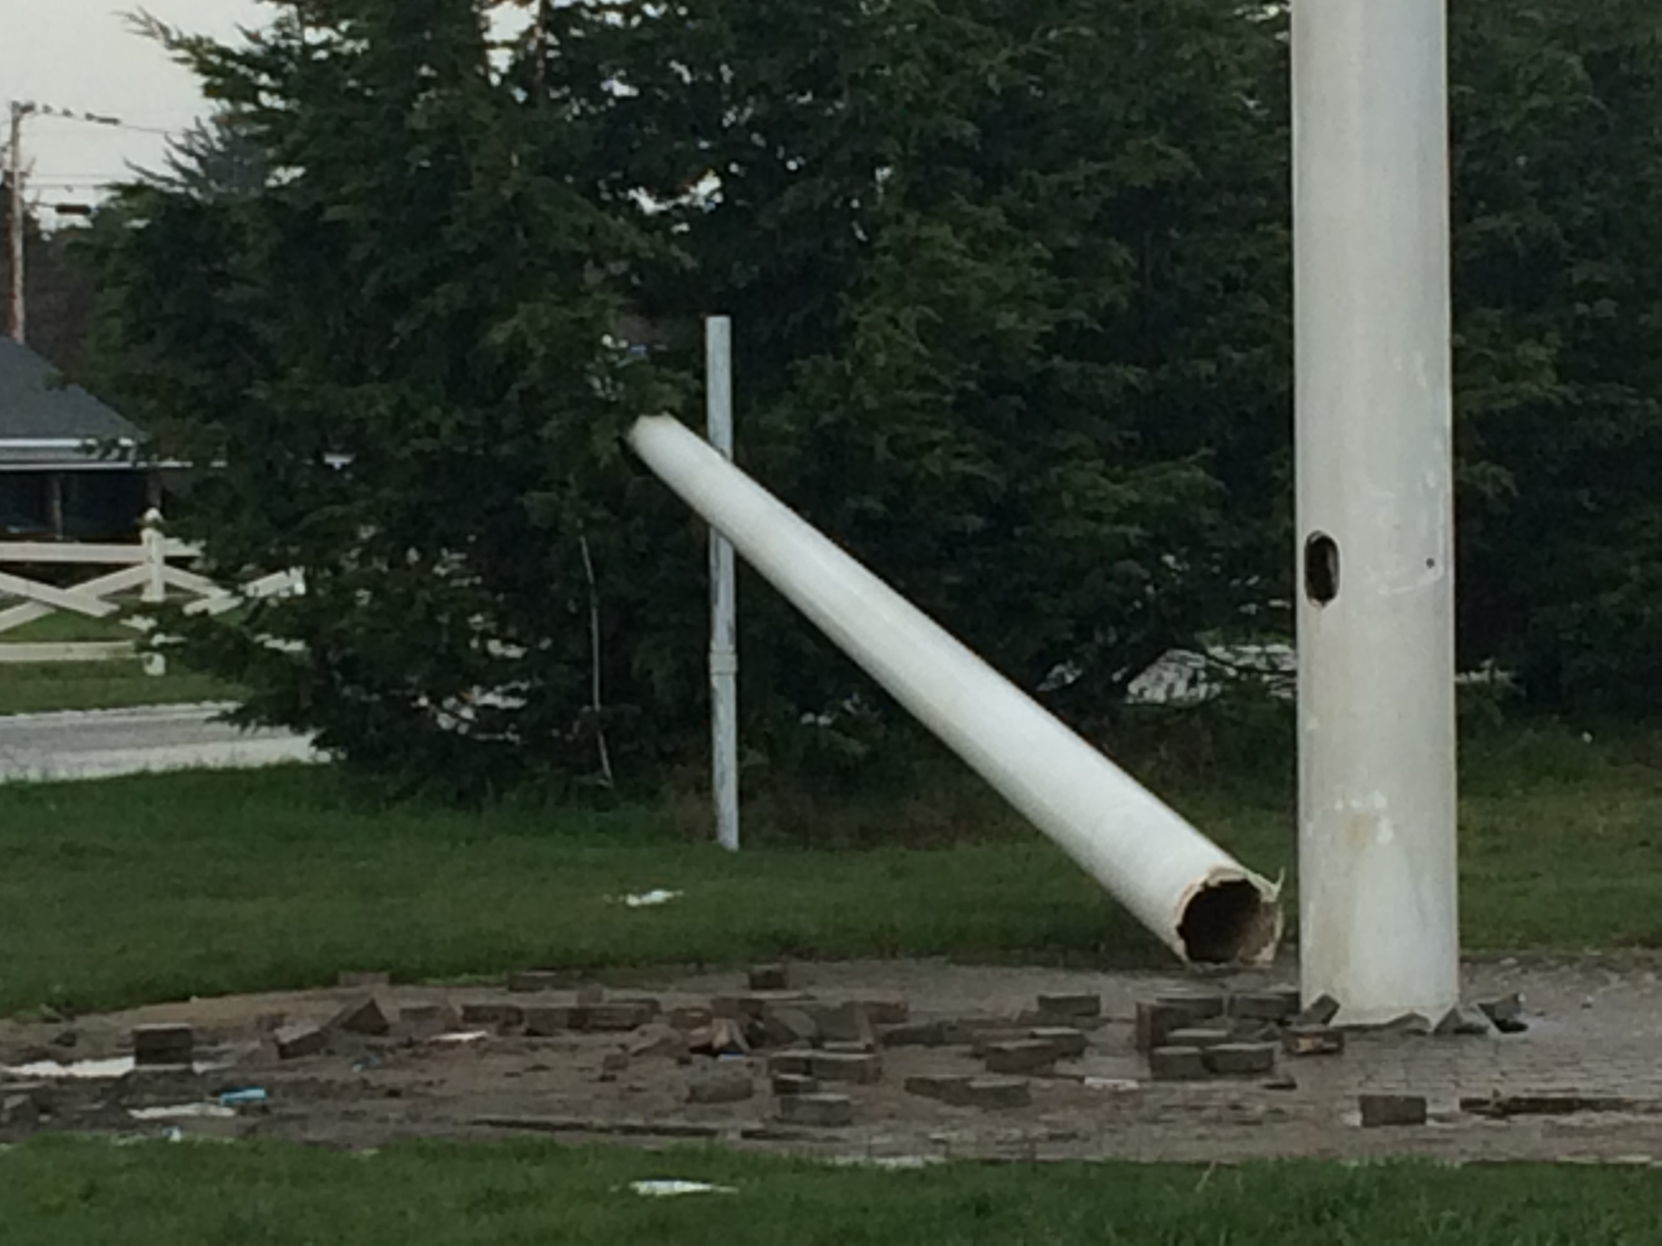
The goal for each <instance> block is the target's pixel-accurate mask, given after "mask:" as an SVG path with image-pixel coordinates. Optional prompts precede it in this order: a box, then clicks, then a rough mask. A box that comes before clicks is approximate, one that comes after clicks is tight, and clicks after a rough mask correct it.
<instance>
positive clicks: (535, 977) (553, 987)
mask: <svg viewBox="0 0 1662 1246" xmlns="http://www.w3.org/2000/svg"><path fill="white" fill-rule="evenodd" d="M574 983H575V980H574V977H573V975H572V973H571V972H570V971H569V970H566V969H520V970H516V971H515V972H513V973H511V974H509V975H508V989H509V990H510V991H513V992H515V993H516V994H519V993H524V992H530V991H567V990H570V989H571V988H572V986H573V985H574Z"/></svg>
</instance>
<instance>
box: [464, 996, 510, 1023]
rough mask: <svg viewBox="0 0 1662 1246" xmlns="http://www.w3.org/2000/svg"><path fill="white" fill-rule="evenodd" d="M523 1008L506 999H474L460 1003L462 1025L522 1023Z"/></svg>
mask: <svg viewBox="0 0 1662 1246" xmlns="http://www.w3.org/2000/svg"><path fill="white" fill-rule="evenodd" d="M524 1023H525V1009H524V1008H522V1007H521V1006H520V1005H518V1004H512V1003H509V1002H507V1001H506V1000H474V1001H473V1002H471V1003H466V1004H463V1005H462V1024H463V1025H494V1026H499V1027H505V1026H515V1025H523V1024H524Z"/></svg>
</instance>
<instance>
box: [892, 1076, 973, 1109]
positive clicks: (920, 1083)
mask: <svg viewBox="0 0 1662 1246" xmlns="http://www.w3.org/2000/svg"><path fill="white" fill-rule="evenodd" d="M969 1083H970V1075H969V1074H968V1073H917V1074H914V1075H913V1076H911V1077H908V1078H907V1079H906V1081H905V1082H904V1083H903V1086H904V1088H905V1090H906V1093H907V1094H909V1095H922V1096H923V1097H924V1098H925V1099H939V1100H941V1102H943V1103H955V1102H957V1100H958V1096H960V1095H961V1094H962V1093H963V1088H964V1087H965V1086H968V1085H969Z"/></svg>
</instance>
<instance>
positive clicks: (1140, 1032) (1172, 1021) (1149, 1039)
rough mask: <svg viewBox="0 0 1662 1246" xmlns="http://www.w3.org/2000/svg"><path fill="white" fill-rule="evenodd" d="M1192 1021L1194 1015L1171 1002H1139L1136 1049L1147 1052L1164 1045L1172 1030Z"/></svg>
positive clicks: (1188, 1024) (1185, 1025)
mask: <svg viewBox="0 0 1662 1246" xmlns="http://www.w3.org/2000/svg"><path fill="white" fill-rule="evenodd" d="M1202 1019H1204V1018H1202ZM1194 1022H1195V1017H1194V1016H1192V1015H1191V1014H1190V1012H1189V1010H1188V1009H1186V1008H1181V1007H1178V1006H1176V1005H1173V1004H1156V1003H1147V1002H1139V1003H1138V1005H1137V1021H1136V1031H1137V1050H1138V1051H1142V1052H1149V1051H1153V1050H1154V1049H1155V1048H1156V1047H1165V1046H1167V1045H1168V1043H1167V1039H1168V1038H1169V1037H1170V1036H1171V1032H1172V1031H1173V1030H1181V1029H1183V1028H1185V1027H1187V1026H1190V1025H1192V1024H1194Z"/></svg>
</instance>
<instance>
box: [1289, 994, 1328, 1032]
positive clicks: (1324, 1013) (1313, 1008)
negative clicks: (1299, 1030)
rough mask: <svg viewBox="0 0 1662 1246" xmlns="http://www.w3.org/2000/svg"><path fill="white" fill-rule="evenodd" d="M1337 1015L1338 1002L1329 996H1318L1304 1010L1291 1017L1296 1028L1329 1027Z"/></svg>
mask: <svg viewBox="0 0 1662 1246" xmlns="http://www.w3.org/2000/svg"><path fill="white" fill-rule="evenodd" d="M1338 1015H1339V1001H1338V1000H1336V999H1334V998H1333V997H1332V996H1331V995H1318V996H1317V997H1316V998H1315V999H1313V1000H1311V1001H1310V1003H1309V1004H1308V1005H1306V1007H1305V1008H1304V1010H1303V1011H1302V1012H1300V1013H1298V1014H1297V1015H1295V1016H1294V1017H1293V1022H1292V1023H1293V1024H1294V1025H1298V1026H1315V1025H1331V1024H1332V1023H1333V1018H1334V1017H1336V1016H1338Z"/></svg>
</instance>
